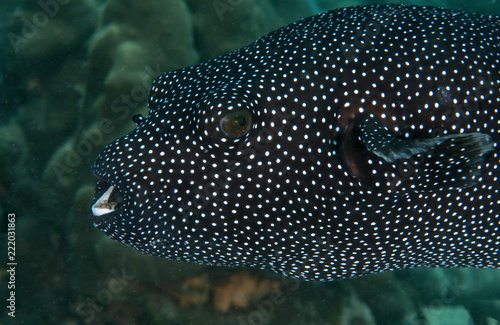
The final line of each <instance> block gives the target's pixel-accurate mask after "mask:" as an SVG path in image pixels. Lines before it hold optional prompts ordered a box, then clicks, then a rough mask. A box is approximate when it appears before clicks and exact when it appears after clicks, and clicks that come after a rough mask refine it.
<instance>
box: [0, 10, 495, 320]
mask: <svg viewBox="0 0 500 325" xmlns="http://www.w3.org/2000/svg"><path fill="white" fill-rule="evenodd" d="M389 2H394V1H361V0H360V1H351V0H341V1H335V0H317V1H305V0H141V1H132V0H45V1H43V0H42V1H35V0H31V1H27V0H25V1H19V0H2V2H1V4H0V35H1V38H0V68H1V70H2V74H1V75H0V159H1V160H0V168H1V171H0V215H1V216H2V219H1V220H2V222H1V223H0V247H1V250H0V296H1V301H2V304H0V308H2V311H1V314H0V325H5V324H64V325H77V324H102V325H104V324H106V325H114V324H125V325H133V324H167V325H169V324H181V325H182V324H252V325H253V324H292V325H295V324H297V325H298V324H335V325H337V324H338V325H371V324H391V325H397V324H401V325H413V324H415V325H416V324H418V325H423V324H429V325H448V324H449V325H466V324H472V320H471V318H470V316H469V314H468V313H467V309H470V310H471V311H473V312H474V317H475V318H476V320H481V321H483V323H482V324H498V322H495V321H494V320H493V319H491V318H487V316H490V317H496V318H497V319H500V306H499V305H500V271H499V270H473V269H414V270H405V271H398V272H388V273H383V274H379V275H372V276H365V277H362V278H357V279H351V280H343V281H336V282H331V283H314V282H304V281H298V280H292V279H285V278H283V277H280V276H279V275H276V274H273V273H268V272H263V271H259V270H253V269H252V270H248V269H241V268H231V269H229V268H223V267H210V266H202V265H195V264H187V263H181V262H175V261H168V260H164V259H160V258H155V257H150V256H146V255H143V254H141V253H139V252H137V251H135V250H134V249H132V248H129V247H127V246H125V245H122V244H118V243H115V242H113V241H112V240H111V239H109V238H108V237H107V236H106V235H104V234H103V233H101V232H100V231H98V230H96V229H94V228H93V226H92V224H91V223H90V222H89V220H88V218H87V214H88V209H89V207H90V204H91V199H92V195H93V191H94V187H95V179H94V177H92V175H90V172H89V170H90V166H91V164H92V162H93V160H94V159H95V157H96V156H97V155H98V153H99V152H100V151H101V150H102V149H103V148H104V146H105V145H107V144H108V143H110V142H112V141H113V140H115V139H116V138H118V137H121V136H123V135H125V134H127V133H128V132H130V131H131V130H132V129H133V128H134V126H135V124H134V123H133V122H132V116H133V115H135V114H143V115H144V116H145V115H147V108H146V98H147V94H148V91H149V87H150V86H151V83H152V81H153V79H154V78H156V77H157V76H158V75H159V74H160V73H162V72H165V71H169V70H173V69H178V68H181V67H185V66H190V65H194V64H197V63H199V62H201V61H203V60H207V59H211V58H214V57H216V56H218V55H220V54H225V53H227V52H229V51H232V50H235V49H237V48H240V47H242V46H245V45H247V44H249V43H251V42H252V41H254V40H255V39H257V38H259V37H261V36H263V35H264V34H266V33H268V32H270V31H272V30H274V29H277V28H279V27H281V26H283V25H285V24H287V23H290V22H293V21H295V20H298V19H300V18H303V17H307V16H310V15H313V14H315V13H319V12H322V11H326V10H329V9H334V8H339V7H345V6H352V5H365V4H380V3H389ZM402 3H405V4H417V5H435V6H442V7H446V8H452V9H459V10H466V11H470V12H480V13H488V14H497V15H499V14H500V1H498V0H478V1H473V2H472V1H470V0H453V1H452V0H448V1H444V0H441V1H437V0H436V1H431V0H429V1H403V2H402ZM13 236H15V239H14V237H13ZM13 240H15V259H14V260H10V262H15V263H17V264H16V265H14V266H15V267H14V266H12V265H10V264H8V263H9V260H8V258H10V257H11V256H12V255H9V254H8V245H9V244H8V242H12V241H13ZM12 286H14V287H13V288H12ZM11 289H12V290H11ZM11 291H15V295H14V297H15V299H14V300H15V314H11V315H9V314H8V313H9V312H10V313H12V310H13V309H12V308H10V309H9V308H8V306H9V305H12V304H11V301H12V300H13V299H12V294H11V293H10V292H11ZM12 315H15V317H12Z"/></svg>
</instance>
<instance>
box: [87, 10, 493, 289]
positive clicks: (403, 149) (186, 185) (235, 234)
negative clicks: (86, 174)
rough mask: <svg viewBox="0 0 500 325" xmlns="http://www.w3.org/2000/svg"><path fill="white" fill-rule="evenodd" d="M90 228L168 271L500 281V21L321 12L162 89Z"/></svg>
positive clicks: (125, 144) (109, 179)
mask: <svg viewBox="0 0 500 325" xmlns="http://www.w3.org/2000/svg"><path fill="white" fill-rule="evenodd" d="M148 107H149V111H148V116H147V117H142V116H140V115H138V116H135V117H134V121H135V123H136V124H137V126H136V128H135V129H134V130H133V131H131V132H130V133H129V134H128V135H126V136H124V137H122V138H120V139H118V140H116V141H115V142H114V143H111V144H109V145H108V146H107V147H106V148H105V149H104V151H103V152H102V153H101V154H100V155H99V156H98V157H97V159H96V161H95V163H94V164H93V166H92V173H93V174H94V175H95V176H96V177H97V179H98V182H97V186H96V190H95V196H94V199H93V205H92V207H91V209H90V220H91V222H92V223H93V225H94V226H95V227H96V228H98V229H99V230H102V231H103V232H104V233H106V234H107V235H108V236H109V237H111V238H113V239H114V240H117V241H119V242H122V243H125V244H127V245H130V246H132V247H134V248H136V249H137V250H139V251H141V252H143V253H146V254H151V255H156V256H161V257H165V258H168V259H174V260H179V261H189V262H196V263H204V264H213V265H224V266H248V267H257V268H261V269H266V270H272V271H275V272H278V273H280V274H283V275H285V276H288V277H294V278H299V279H305V280H318V281H330V280H336V279H344V278H351V277H355V276H362V275H366V274H373V273H379V272H384V271H390V270H396V269H405V268H413V267H478V268H499V267H500V254H499V252H500V230H499V227H500V193H499V191H500V180H499V178H500V152H499V148H498V143H499V140H500V19H499V17H496V16H489V15H481V14H472V13H466V12H460V11H452V10H445V9H440V8H434V7H419V6H408V5H374V6H361V7H350V8H344V9H338V10H333V11H328V12H325V13H322V14H319V15H316V16H313V17H310V18H306V19H303V20H300V21H298V22H296V23H292V24H290V25H288V26H285V27H283V28H281V29H278V30H276V31H274V32H271V33H270V34H268V35H266V36H264V37H262V38H260V39H258V40H257V41H255V42H254V43H252V44H250V45H248V46H246V47H244V48H241V49H239V50H236V51H234V52H232V53H229V54H227V55H223V56H220V57H218V58H216V59H213V60H211V61H208V62H204V63H201V64H199V65H196V66H192V67H188V68H184V69H180V70H176V71H171V72H168V73H165V74H162V75H160V76H159V77H158V78H157V79H156V80H155V81H154V82H153V85H152V88H151V91H150V95H149V100H148Z"/></svg>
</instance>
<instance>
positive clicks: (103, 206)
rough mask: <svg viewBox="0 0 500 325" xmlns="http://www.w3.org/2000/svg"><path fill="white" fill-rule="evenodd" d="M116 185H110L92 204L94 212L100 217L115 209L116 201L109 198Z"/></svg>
mask: <svg viewBox="0 0 500 325" xmlns="http://www.w3.org/2000/svg"><path fill="white" fill-rule="evenodd" d="M114 188H115V187H114V186H110V187H109V188H108V189H107V190H106V192H104V194H103V195H102V196H101V197H100V198H99V199H98V200H97V201H96V203H94V205H92V213H93V214H94V216H96V217H99V216H102V215H105V214H108V213H111V212H114V211H115V207H116V205H117V203H116V202H110V201H109V198H110V196H111V193H112V192H113V190H114Z"/></svg>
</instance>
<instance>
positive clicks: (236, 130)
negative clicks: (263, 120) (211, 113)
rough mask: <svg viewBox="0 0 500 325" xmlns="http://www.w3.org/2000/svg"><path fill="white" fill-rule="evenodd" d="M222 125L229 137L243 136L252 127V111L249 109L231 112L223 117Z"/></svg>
mask: <svg viewBox="0 0 500 325" xmlns="http://www.w3.org/2000/svg"><path fill="white" fill-rule="evenodd" d="M220 126H221V129H222V131H223V132H224V134H225V135H226V136H227V137H230V138H241V137H242V136H244V135H246V134H247V133H248V131H250V129H251V127H252V113H250V111H249V110H248V109H242V110H238V111H236V112H232V113H229V114H227V115H225V116H223V117H222V119H221V121H220Z"/></svg>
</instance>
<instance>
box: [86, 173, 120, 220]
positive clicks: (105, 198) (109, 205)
mask: <svg viewBox="0 0 500 325" xmlns="http://www.w3.org/2000/svg"><path fill="white" fill-rule="evenodd" d="M96 198H97V199H96ZM94 201H95V202H94V203H93V204H92V207H91V208H90V211H89V217H90V219H91V220H92V221H93V222H94V223H100V222H102V221H105V220H106V219H109V218H112V217H114V216H115V215H116V213H117V212H118V211H119V210H120V207H121V206H122V203H123V196H122V195H121V194H120V191H119V190H118V189H117V188H116V186H114V185H113V184H111V183H108V182H106V181H104V180H102V179H99V180H98V181H97V186H96V190H95V194H94Z"/></svg>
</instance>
